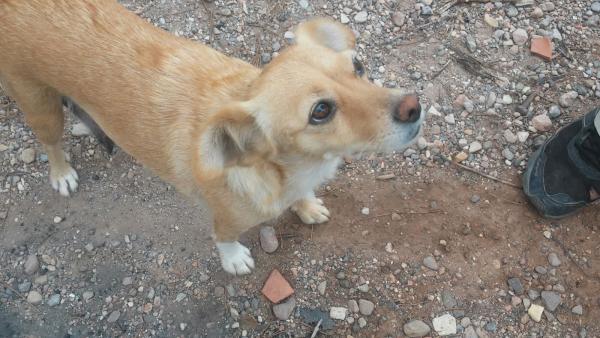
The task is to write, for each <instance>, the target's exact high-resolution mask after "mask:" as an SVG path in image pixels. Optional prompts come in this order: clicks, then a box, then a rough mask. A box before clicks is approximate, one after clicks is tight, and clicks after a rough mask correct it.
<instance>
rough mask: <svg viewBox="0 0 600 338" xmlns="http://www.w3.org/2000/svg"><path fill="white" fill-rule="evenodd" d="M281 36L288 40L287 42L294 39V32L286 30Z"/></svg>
mask: <svg viewBox="0 0 600 338" xmlns="http://www.w3.org/2000/svg"><path fill="white" fill-rule="evenodd" d="M283 37H284V38H285V39H286V40H287V41H288V42H292V41H294V39H295V38H296V34H294V32H291V31H287V32H285V33H284V34H283Z"/></svg>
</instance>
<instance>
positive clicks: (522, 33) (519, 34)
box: [512, 28, 529, 46]
mask: <svg viewBox="0 0 600 338" xmlns="http://www.w3.org/2000/svg"><path fill="white" fill-rule="evenodd" d="M512 38H513V41H514V43H515V44H517V45H519V46H521V45H524V44H525V43H526V42H527V40H528V39H529V35H528V34H527V31H526V30H524V29H523V28H517V29H515V30H514V31H513V33H512Z"/></svg>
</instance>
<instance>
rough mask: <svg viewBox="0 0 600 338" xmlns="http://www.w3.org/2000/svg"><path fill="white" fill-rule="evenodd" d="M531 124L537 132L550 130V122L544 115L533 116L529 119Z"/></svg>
mask: <svg viewBox="0 0 600 338" xmlns="http://www.w3.org/2000/svg"><path fill="white" fill-rule="evenodd" d="M531 124H532V125H533V127H534V128H535V129H536V130H538V131H548V130H550V129H551V128H552V121H551V120H550V118H549V117H548V115H546V114H541V115H537V116H535V117H534V118H533V119H531Z"/></svg>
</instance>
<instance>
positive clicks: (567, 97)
mask: <svg viewBox="0 0 600 338" xmlns="http://www.w3.org/2000/svg"><path fill="white" fill-rule="evenodd" d="M578 96H579V94H577V92H576V91H570V92H568V93H564V94H562V95H561V96H560V98H559V99H558V103H560V105H561V106H562V107H564V108H567V107H570V106H572V105H573V104H574V103H575V99H576V98H577V97H578Z"/></svg>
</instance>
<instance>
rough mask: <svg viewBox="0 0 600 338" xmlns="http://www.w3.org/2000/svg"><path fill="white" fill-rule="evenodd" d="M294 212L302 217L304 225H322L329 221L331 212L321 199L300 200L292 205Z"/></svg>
mask: <svg viewBox="0 0 600 338" xmlns="http://www.w3.org/2000/svg"><path fill="white" fill-rule="evenodd" d="M292 211H293V212H295V213H296V215H298V217H300V219H301V220H302V222H303V223H304V224H320V223H325V222H327V221H329V216H330V213H329V210H328V209H327V208H326V207H325V206H324V205H323V200H322V199H320V198H310V199H303V200H300V201H298V202H296V203H294V205H292Z"/></svg>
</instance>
